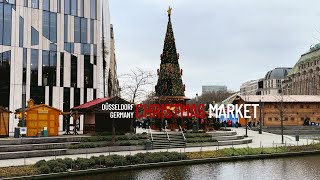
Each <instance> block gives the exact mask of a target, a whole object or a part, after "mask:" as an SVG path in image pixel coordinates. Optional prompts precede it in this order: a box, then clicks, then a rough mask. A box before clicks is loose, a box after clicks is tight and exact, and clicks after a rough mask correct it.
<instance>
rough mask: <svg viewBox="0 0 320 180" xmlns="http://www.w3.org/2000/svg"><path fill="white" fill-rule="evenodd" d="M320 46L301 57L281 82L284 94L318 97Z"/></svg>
mask: <svg viewBox="0 0 320 180" xmlns="http://www.w3.org/2000/svg"><path fill="white" fill-rule="evenodd" d="M319 61H320V44H317V45H315V46H313V47H311V48H310V50H309V51H308V52H307V53H305V54H303V55H301V58H300V59H299V61H298V62H297V63H296V64H295V66H294V67H293V69H292V71H290V72H289V74H288V76H287V78H286V79H285V81H284V82H283V90H284V94H289V95H320V64H319Z"/></svg>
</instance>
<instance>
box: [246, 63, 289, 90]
mask: <svg viewBox="0 0 320 180" xmlns="http://www.w3.org/2000/svg"><path fill="white" fill-rule="evenodd" d="M291 69H292V68H282V67H277V68H275V69H273V70H271V71H268V72H267V74H266V75H265V77H264V78H261V79H257V80H251V81H248V82H245V83H243V84H242V85H241V87H240V94H241V95H278V94H280V93H281V89H282V82H283V81H284V79H285V77H286V76H287V75H288V73H289V72H290V71H291Z"/></svg>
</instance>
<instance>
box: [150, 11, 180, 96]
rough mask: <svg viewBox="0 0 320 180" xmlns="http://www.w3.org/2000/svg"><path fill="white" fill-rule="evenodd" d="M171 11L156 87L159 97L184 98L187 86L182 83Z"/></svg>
mask: <svg viewBox="0 0 320 180" xmlns="http://www.w3.org/2000/svg"><path fill="white" fill-rule="evenodd" d="M171 10H172V8H170V7H169V10H168V17H169V21H168V26H167V33H166V37H165V40H164V47H163V53H162V54H161V55H160V58H161V64H160V70H159V69H158V83H157V85H156V87H155V90H156V96H157V97H168V96H169V97H184V96H185V94H184V91H185V85H184V84H183V83H182V79H181V76H182V69H180V66H179V54H178V53H177V49H176V43H175V39H174V34H173V30H172V24H171Z"/></svg>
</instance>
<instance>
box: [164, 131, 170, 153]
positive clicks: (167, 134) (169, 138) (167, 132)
mask: <svg viewBox="0 0 320 180" xmlns="http://www.w3.org/2000/svg"><path fill="white" fill-rule="evenodd" d="M164 131H165V133H166V134H167V138H168V141H169V148H170V137H169V133H168V130H167V126H164Z"/></svg>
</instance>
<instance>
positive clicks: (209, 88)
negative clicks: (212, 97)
mask: <svg viewBox="0 0 320 180" xmlns="http://www.w3.org/2000/svg"><path fill="white" fill-rule="evenodd" d="M227 90H228V88H227V86H219V85H213V86H202V94H205V93H210V92H218V91H227Z"/></svg>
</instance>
